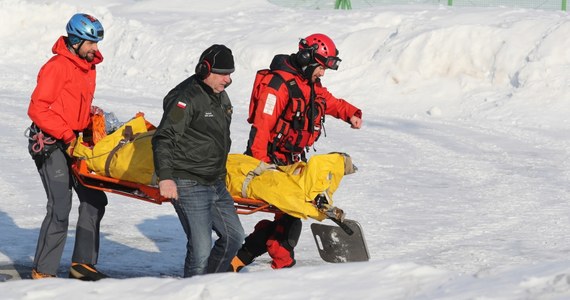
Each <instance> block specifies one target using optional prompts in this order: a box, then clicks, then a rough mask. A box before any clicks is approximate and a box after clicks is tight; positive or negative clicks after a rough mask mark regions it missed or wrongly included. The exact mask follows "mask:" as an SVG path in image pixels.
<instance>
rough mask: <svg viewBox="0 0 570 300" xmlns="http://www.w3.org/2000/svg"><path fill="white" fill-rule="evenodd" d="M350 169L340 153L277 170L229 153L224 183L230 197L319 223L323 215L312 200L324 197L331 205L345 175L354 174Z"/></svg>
mask: <svg viewBox="0 0 570 300" xmlns="http://www.w3.org/2000/svg"><path fill="white" fill-rule="evenodd" d="M345 164H346V165H347V167H345ZM351 168H353V166H352V161H351V160H350V157H349V156H348V155H346V154H343V153H330V154H320V155H313V156H312V157H311V158H310V159H309V161H308V162H307V163H305V162H297V163H295V164H292V165H287V166H277V167H276V166H274V165H268V164H266V163H264V162H262V161H260V160H257V159H255V158H253V157H250V156H247V155H243V154H230V155H229V156H228V162H227V170H228V174H227V176H226V184H227V187H228V190H229V192H230V194H231V195H232V196H233V197H242V198H252V199H260V200H264V201H265V202H267V203H269V204H272V205H274V206H276V207H277V208H279V209H280V210H281V211H283V212H285V213H287V214H289V215H292V216H294V217H297V218H303V219H306V218H313V219H316V220H319V221H322V220H323V219H325V218H326V215H325V214H324V213H323V212H322V211H320V210H319V209H318V208H317V207H316V206H315V203H314V200H315V198H316V197H317V196H318V195H325V196H326V198H327V200H328V202H329V203H328V204H329V205H333V203H332V195H333V193H334V192H335V191H336V189H337V188H338V185H339V184H340V181H341V179H342V177H343V176H344V175H345V172H346V174H350V173H353V172H354V170H353V169H351ZM345 169H346V170H345Z"/></svg>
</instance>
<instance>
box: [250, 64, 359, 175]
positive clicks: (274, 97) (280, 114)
mask: <svg viewBox="0 0 570 300" xmlns="http://www.w3.org/2000/svg"><path fill="white" fill-rule="evenodd" d="M251 99H252V105H250V116H249V118H248V122H249V123H251V124H252V126H251V131H250V135H249V141H248V145H247V149H246V154H248V155H251V156H253V157H255V158H257V159H259V160H262V161H264V162H268V163H277V164H290V163H292V162H294V161H295V159H294V157H300V156H304V151H305V149H306V147H310V146H312V145H313V143H314V142H315V141H316V140H317V139H318V137H319V135H320V133H321V130H322V126H323V122H324V115H325V114H326V115H331V116H333V117H335V118H338V119H342V120H344V121H346V122H348V123H350V118H351V117H352V116H354V115H356V116H358V117H361V116H362V112H361V110H360V109H358V108H356V107H355V106H353V105H351V104H350V103H348V102H347V101H345V100H343V99H338V98H336V97H335V96H333V95H332V94H331V93H329V92H328V91H327V89H326V88H325V87H323V86H322V85H321V82H320V80H317V82H315V83H311V82H310V81H309V79H306V78H304V77H303V75H302V73H301V72H300V71H299V68H298V67H296V66H295V60H294V59H293V55H277V56H275V57H274V58H273V61H272V62H271V66H270V70H265V71H263V70H262V71H259V72H258V77H257V78H256V80H255V83H254V86H253V91H252V95H251ZM323 111H324V114H323Z"/></svg>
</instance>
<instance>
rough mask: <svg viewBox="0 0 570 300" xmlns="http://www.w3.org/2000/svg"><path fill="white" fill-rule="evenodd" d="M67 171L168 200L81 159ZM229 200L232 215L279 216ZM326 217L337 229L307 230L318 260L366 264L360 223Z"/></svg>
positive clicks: (119, 190) (262, 205)
mask: <svg viewBox="0 0 570 300" xmlns="http://www.w3.org/2000/svg"><path fill="white" fill-rule="evenodd" d="M71 169H72V171H73V173H74V175H75V177H76V178H77V180H78V181H79V182H80V183H81V184H82V185H84V186H86V187H89V188H92V189H96V190H101V191H104V192H109V193H114V194H118V195H122V196H126V197H130V198H134V199H138V200H143V201H146V202H150V203H154V204H158V205H161V204H162V203H164V202H170V199H167V198H164V197H162V196H161V195H160V191H159V189H158V186H154V185H145V184H141V183H136V182H131V181H126V180H121V179H117V178H112V177H106V176H102V175H98V174H96V173H94V172H91V171H90V170H89V169H88V167H87V164H86V163H85V161H84V160H81V159H75V160H74V162H73V163H72V165H71ZM233 199H234V206H235V208H236V212H237V213H238V214H240V215H251V214H254V213H257V212H265V213H271V214H278V213H283V212H282V211H281V210H279V209H278V208H277V207H275V206H273V205H271V204H269V203H267V202H265V201H263V200H258V199H250V198H242V197H235V196H233ZM327 218H328V219H330V220H331V221H333V222H334V223H335V224H337V225H338V226H330V225H326V224H319V223H313V224H311V231H312V233H313V237H314V239H315V243H316V245H317V248H318V251H319V255H320V257H321V258H322V259H323V260H324V261H326V262H332V263H340V262H355V261H368V259H369V253H368V248H367V246H366V241H365V239H364V235H363V232H362V228H361V226H360V224H359V223H358V222H356V221H354V220H349V219H344V218H337V217H336V216H334V215H327Z"/></svg>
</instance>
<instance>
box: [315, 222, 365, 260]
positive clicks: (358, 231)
mask: <svg viewBox="0 0 570 300" xmlns="http://www.w3.org/2000/svg"><path fill="white" fill-rule="evenodd" d="M335 223H337V224H338V225H339V226H340V227H339V226H331V225H325V224H320V223H313V224H311V231H312V232H313V237H314V238H315V243H316V244H317V249H318V250H319V255H320V256H321V258H322V259H323V260H324V261H326V262H330V263H343V262H357V261H368V260H369V259H370V255H369V254H368V248H367V247H366V240H365V239H364V235H363V232H362V227H361V226H360V224H359V223H358V222H357V221H354V220H349V219H345V220H344V221H342V222H340V221H339V222H335ZM339 223H340V224H339Z"/></svg>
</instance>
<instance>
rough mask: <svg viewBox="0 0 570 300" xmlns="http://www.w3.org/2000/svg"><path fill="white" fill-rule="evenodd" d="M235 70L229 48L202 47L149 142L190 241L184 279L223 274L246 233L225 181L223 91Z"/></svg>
mask: <svg viewBox="0 0 570 300" xmlns="http://www.w3.org/2000/svg"><path fill="white" fill-rule="evenodd" d="M234 70H235V68H234V59H233V55H232V52H231V50H230V49H228V48H227V47H226V46H224V45H212V46H211V47H209V48H208V49H206V50H205V51H204V52H203V53H202V55H201V56H200V61H199V62H198V64H197V66H196V74H194V75H193V76H191V77H190V78H188V79H186V80H184V81H183V82H181V83H180V84H179V85H178V86H176V87H175V88H174V89H172V90H171V91H170V92H169V93H168V95H166V97H165V98H164V104H163V107H164V114H163V116H162V120H161V121H160V125H158V128H157V130H156V133H155V134H154V136H153V139H152V148H153V154H154V166H155V169H156V172H157V175H158V177H159V188H160V194H161V196H163V197H166V198H169V199H172V204H173V205H174V208H175V209H176V213H177V214H178V218H179V219H180V222H181V223H182V227H183V229H184V232H185V233H186V236H187V238H188V243H187V245H186V248H187V253H186V260H185V264H184V277H191V276H194V275H200V274H206V273H217V272H225V271H227V270H228V267H229V265H230V262H231V260H232V258H233V257H234V256H235V255H236V253H237V251H238V249H239V248H240V247H241V244H242V242H243V239H244V235H245V234H244V230H243V227H242V226H241V223H240V221H239V218H238V216H237V214H236V210H235V209H234V202H233V198H232V197H231V196H230V194H229V193H228V191H227V189H226V183H225V176H226V160H227V157H228V153H229V150H230V145H231V139H230V123H231V117H232V104H231V102H230V99H229V97H228V94H227V93H226V91H225V88H226V87H227V86H228V85H229V84H230V83H231V78H230V74H231V73H232V72H233V71H234ZM212 230H214V231H215V232H216V234H217V235H218V239H217V240H216V242H215V244H214V246H213V247H212V238H211V236H212Z"/></svg>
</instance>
